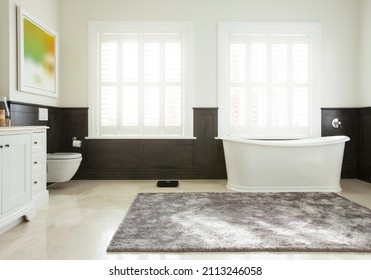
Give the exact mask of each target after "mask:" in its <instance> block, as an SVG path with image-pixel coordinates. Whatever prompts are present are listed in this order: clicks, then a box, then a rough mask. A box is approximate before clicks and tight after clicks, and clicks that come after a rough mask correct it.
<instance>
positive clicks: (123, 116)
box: [98, 32, 184, 136]
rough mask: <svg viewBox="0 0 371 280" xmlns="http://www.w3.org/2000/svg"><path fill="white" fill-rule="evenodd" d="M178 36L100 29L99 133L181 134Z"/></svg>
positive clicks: (181, 46)
mask: <svg viewBox="0 0 371 280" xmlns="http://www.w3.org/2000/svg"><path fill="white" fill-rule="evenodd" d="M183 37H184V35H183V33H144V32H142V33H102V34H100V36H99V50H100V51H99V62H100V64H99V65H100V75H99V89H98V91H99V117H98V119H99V120H98V122H99V125H98V126H99V133H100V135H144V136H145V135H155V136H156V135H157V136H161V135H169V136H172V135H174V136H177V135H178V136H182V135H183V133H184V132H183V131H184V129H183V105H184V104H183V99H184V81H183V80H184V78H183V76H184V75H183V74H184V70H183V69H184V44H183V41H184V38H183Z"/></svg>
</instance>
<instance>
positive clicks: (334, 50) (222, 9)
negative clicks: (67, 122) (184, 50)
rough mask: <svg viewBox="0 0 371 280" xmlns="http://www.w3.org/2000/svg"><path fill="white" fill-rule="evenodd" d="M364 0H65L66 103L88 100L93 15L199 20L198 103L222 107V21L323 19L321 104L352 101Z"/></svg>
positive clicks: (63, 79) (62, 34)
mask: <svg viewBox="0 0 371 280" xmlns="http://www.w3.org/2000/svg"><path fill="white" fill-rule="evenodd" d="M359 1H361V0H135V1H132V0H78V1H76V0H62V1H60V6H59V8H60V14H59V16H60V22H59V27H60V29H59V31H60V38H61V47H60V53H61V56H60V58H61V59H60V61H61V72H60V92H61V104H62V105H63V106H87V105H88V82H87V79H88V55H87V50H88V33H87V31H88V21H89V20H134V21H135V20H145V21H150V20H162V21H166V20H169V21H170V20H171V21H176V20H182V21H192V22H193V23H194V43H195V46H194V50H195V52H194V54H195V63H194V65H195V72H194V74H195V81H194V88H195V90H194V106H196V107H214V106H217V23H218V21H317V22H322V60H323V62H322V68H323V69H322V78H323V80H322V98H321V106H322V107H352V106H356V105H357V104H358V97H357V92H358V91H359V86H358V84H359V79H358V75H359V71H358V68H359V67H358V66H359V63H358V52H359V37H360V30H359V16H360V9H359V4H360V3H359Z"/></svg>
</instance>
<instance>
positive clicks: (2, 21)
mask: <svg viewBox="0 0 371 280" xmlns="http://www.w3.org/2000/svg"><path fill="white" fill-rule="evenodd" d="M8 38H9V16H8V0H0V42H1V43H0V73H1V75H0V95H1V96H5V97H9V59H8V57H9V44H7V42H8V41H9V39H8Z"/></svg>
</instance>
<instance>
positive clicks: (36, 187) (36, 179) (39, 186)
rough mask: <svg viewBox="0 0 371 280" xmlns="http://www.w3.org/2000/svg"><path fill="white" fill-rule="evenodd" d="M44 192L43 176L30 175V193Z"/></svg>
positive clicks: (40, 173)
mask: <svg viewBox="0 0 371 280" xmlns="http://www.w3.org/2000/svg"><path fill="white" fill-rule="evenodd" d="M41 190H45V176H44V174H43V173H42V172H34V173H33V174H32V193H35V192H38V191H41Z"/></svg>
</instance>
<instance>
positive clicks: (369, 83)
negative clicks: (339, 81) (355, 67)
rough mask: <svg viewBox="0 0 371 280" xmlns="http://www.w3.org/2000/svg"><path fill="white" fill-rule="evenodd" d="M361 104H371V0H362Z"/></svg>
mask: <svg viewBox="0 0 371 280" xmlns="http://www.w3.org/2000/svg"><path fill="white" fill-rule="evenodd" d="M360 9H361V52H360V53H361V59H360V69H361V75H360V76H361V90H360V92H361V96H360V106H361V107H366V106H371V78H370V77H371V53H370V50H371V0H361V7H360Z"/></svg>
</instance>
